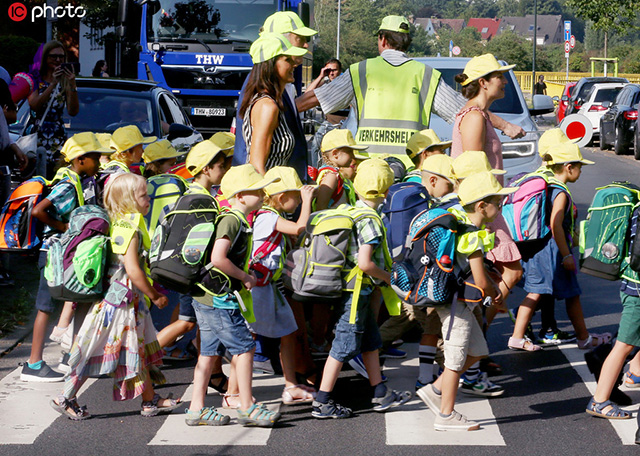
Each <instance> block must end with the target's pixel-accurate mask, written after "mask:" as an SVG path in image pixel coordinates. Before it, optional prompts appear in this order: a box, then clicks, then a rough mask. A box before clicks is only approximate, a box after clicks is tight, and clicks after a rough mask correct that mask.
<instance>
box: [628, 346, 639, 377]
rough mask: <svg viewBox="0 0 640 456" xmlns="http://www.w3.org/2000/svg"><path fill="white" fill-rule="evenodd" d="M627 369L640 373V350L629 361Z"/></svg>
mask: <svg viewBox="0 0 640 456" xmlns="http://www.w3.org/2000/svg"><path fill="white" fill-rule="evenodd" d="M629 370H630V371H631V372H633V373H634V374H636V375H640V351H639V352H638V353H636V356H634V357H633V358H632V359H631V361H629Z"/></svg>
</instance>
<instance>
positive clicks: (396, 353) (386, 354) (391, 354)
mask: <svg viewBox="0 0 640 456" xmlns="http://www.w3.org/2000/svg"><path fill="white" fill-rule="evenodd" d="M406 357H407V352H406V351H404V350H398V349H397V348H394V347H389V348H387V349H386V350H383V351H382V352H381V353H380V358H390V359H404V358H406Z"/></svg>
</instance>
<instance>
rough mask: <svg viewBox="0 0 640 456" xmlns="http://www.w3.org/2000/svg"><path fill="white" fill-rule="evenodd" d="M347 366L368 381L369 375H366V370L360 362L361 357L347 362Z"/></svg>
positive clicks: (358, 356)
mask: <svg viewBox="0 0 640 456" xmlns="http://www.w3.org/2000/svg"><path fill="white" fill-rule="evenodd" d="M349 366H351V368H352V369H353V370H354V371H356V372H357V373H358V374H360V375H362V376H363V377H364V378H366V379H367V380H369V374H367V368H366V367H364V362H363V361H362V355H357V356H355V357H353V358H351V359H350V360H349Z"/></svg>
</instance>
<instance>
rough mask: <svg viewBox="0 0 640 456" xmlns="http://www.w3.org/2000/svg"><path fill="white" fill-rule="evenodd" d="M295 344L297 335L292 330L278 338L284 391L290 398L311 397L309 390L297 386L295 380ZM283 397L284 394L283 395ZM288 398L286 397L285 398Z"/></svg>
mask: <svg viewBox="0 0 640 456" xmlns="http://www.w3.org/2000/svg"><path fill="white" fill-rule="evenodd" d="M296 346H297V337H296V333H295V332H293V333H291V334H289V335H287V336H284V337H282V338H281V339H280V362H281V363H282V374H283V376H284V384H285V391H286V392H288V394H289V395H290V396H291V399H293V400H296V399H302V400H304V399H309V400H310V399H312V396H311V395H310V392H309V391H307V390H305V389H303V388H302V387H299V386H297V384H298V382H297V381H296V360H295V356H296ZM283 398H284V396H283ZM287 400H288V399H287Z"/></svg>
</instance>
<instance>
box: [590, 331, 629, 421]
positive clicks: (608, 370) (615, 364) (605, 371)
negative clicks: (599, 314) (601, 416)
mask: <svg viewBox="0 0 640 456" xmlns="http://www.w3.org/2000/svg"><path fill="white" fill-rule="evenodd" d="M631 350H633V345H628V344H625V343H624V342H620V341H619V340H618V341H616V343H615V345H614V346H613V348H612V349H611V353H609V356H607V359H605V361H604V363H603V364H602V370H601V371H600V379H599V380H598V386H597V387H596V393H595V394H594V395H593V399H594V400H595V401H596V402H604V401H606V400H608V399H609V396H610V395H611V391H612V390H613V387H614V386H615V384H616V380H617V379H618V374H619V373H620V370H621V369H622V366H624V362H625V360H626V358H627V356H628V355H629V353H631ZM610 408H611V407H606V408H605V409H603V413H606V412H608V411H609V409H610Z"/></svg>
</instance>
